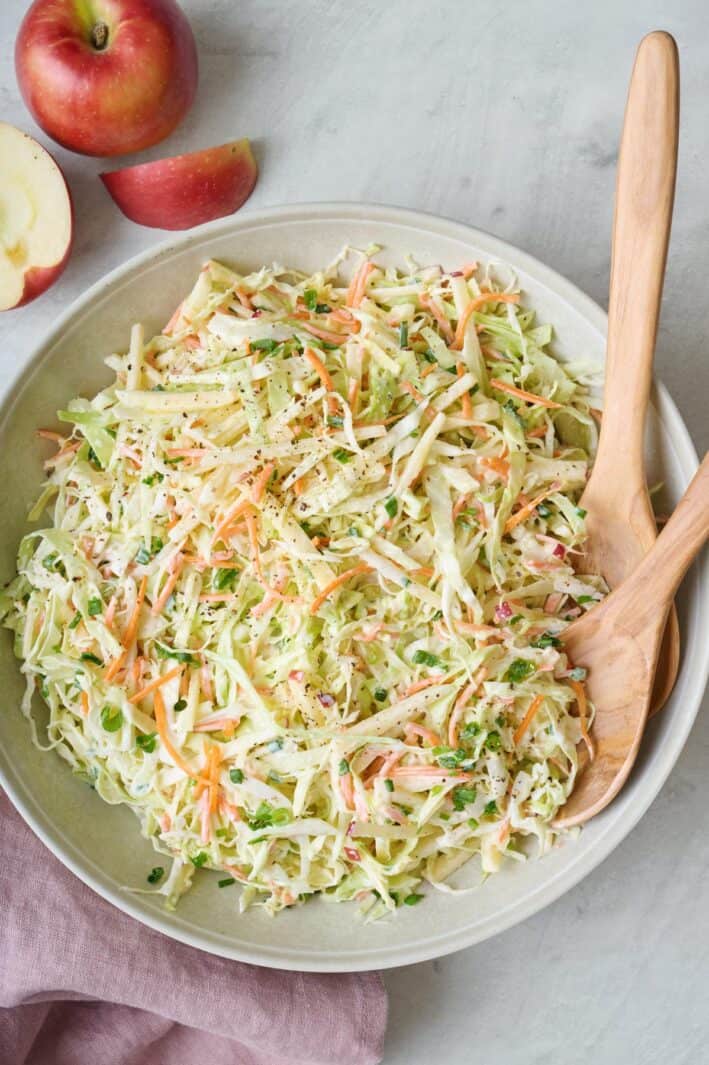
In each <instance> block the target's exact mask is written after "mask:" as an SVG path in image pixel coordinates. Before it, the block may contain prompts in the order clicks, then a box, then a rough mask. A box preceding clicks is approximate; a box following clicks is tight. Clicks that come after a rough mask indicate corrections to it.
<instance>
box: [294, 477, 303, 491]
mask: <svg viewBox="0 0 709 1065" xmlns="http://www.w3.org/2000/svg"><path fill="white" fill-rule="evenodd" d="M293 491H294V492H295V494H296V496H301V495H302V494H303V478H302V477H296V479H295V480H294V481H293Z"/></svg>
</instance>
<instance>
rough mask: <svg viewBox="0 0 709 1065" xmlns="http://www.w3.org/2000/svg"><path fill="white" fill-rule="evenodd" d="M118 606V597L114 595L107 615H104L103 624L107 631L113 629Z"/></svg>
mask: <svg viewBox="0 0 709 1065" xmlns="http://www.w3.org/2000/svg"><path fill="white" fill-rule="evenodd" d="M117 605H118V596H117V595H112V596H111V598H110V599H109V601H108V606H107V607H106V613H105V614H104V615H103V623H104V625H105V626H106V628H107V629H112V628H113V620H114V618H115V616H116V606H117Z"/></svg>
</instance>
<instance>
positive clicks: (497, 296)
mask: <svg viewBox="0 0 709 1065" xmlns="http://www.w3.org/2000/svg"><path fill="white" fill-rule="evenodd" d="M486 303H519V293H517V292H515V293H512V292H481V293H480V295H479V296H476V297H475V299H472V300H471V301H470V303H469V304H468V306H467V307H466V308H465V310H464V311H463V313H462V314H461V316H460V318H459V319H458V325H457V327H456V330H455V338H454V340H453V343H452V345H451V347H452V348H454V350H455V351H460V349H461V348H462V347H463V341H464V340H465V330H466V328H467V326H468V322H469V320H470V315H471V314H472V313H473V311H478V310H480V308H481V307H483V306H484V305H485V304H486Z"/></svg>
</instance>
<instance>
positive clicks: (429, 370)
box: [420, 362, 438, 381]
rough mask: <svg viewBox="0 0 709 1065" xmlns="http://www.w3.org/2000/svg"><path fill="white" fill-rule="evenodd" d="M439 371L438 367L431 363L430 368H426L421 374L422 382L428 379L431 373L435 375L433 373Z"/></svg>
mask: <svg viewBox="0 0 709 1065" xmlns="http://www.w3.org/2000/svg"><path fill="white" fill-rule="evenodd" d="M437 369H438V367H437V366H436V365H435V363H432V362H431V363H429V364H428V366H424V368H423V370H422V371H421V374H420V377H421V380H422V381H423V380H424V379H425V378H426V377H428V375H429V374H430V373H433V371H434V370H437Z"/></svg>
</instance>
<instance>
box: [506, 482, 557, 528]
mask: <svg viewBox="0 0 709 1065" xmlns="http://www.w3.org/2000/svg"><path fill="white" fill-rule="evenodd" d="M560 487H561V485H560V484H559V482H558V481H554V483H553V484H552V485H550V487H549V488H545V489H544V491H543V492H540V493H539V495H538V496H535V497H534V499H530V501H529V502H528V503H525V504H524V506H523V507H520V508H519V510H517V511H515V513H514V514H510V516H509V518H508V519H507V521H506V522H505V532H506V533H508V532H511V531H512V529H514V528H516V527H517V526H518V525H519V524H520V523H521V522H523V521H526V520H527V518H528V517H529V516H530V515H531V514H533V513H534V511H535V509H536V508H537V507H538V506H539V504H540V503H543V502H544V500H545V499H546V498H547V496H550V495H551V494H552V492H557V491H558V490H559V488H560Z"/></svg>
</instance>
